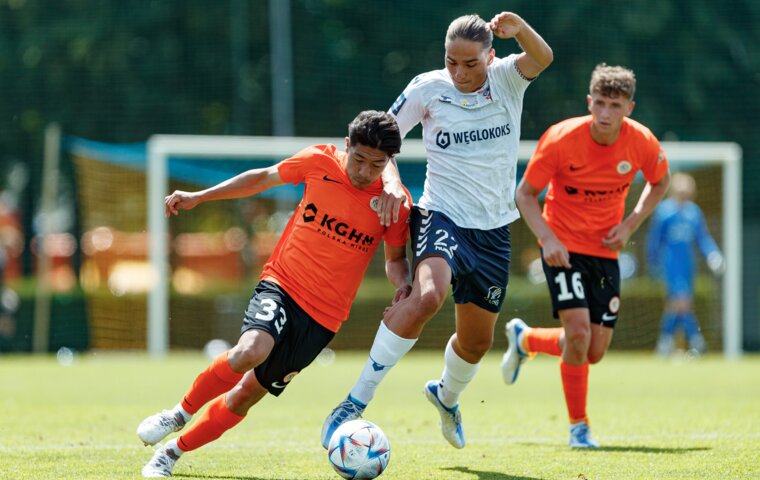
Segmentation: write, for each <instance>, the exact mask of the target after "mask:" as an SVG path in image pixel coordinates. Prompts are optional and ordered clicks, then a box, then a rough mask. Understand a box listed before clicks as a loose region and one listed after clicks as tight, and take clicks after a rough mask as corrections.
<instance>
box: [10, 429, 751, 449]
mask: <svg viewBox="0 0 760 480" xmlns="http://www.w3.org/2000/svg"><path fill="white" fill-rule="evenodd" d="M436 433H437V432H436ZM756 438H760V432H751V433H732V434H720V433H687V434H658V435H605V436H599V437H598V439H599V440H601V441H602V444H604V443H607V442H658V441H660V440H663V439H670V440H674V439H675V440H749V439H756ZM565 440H566V439H565V438H564V437H562V438H558V437H505V438H473V439H468V444H470V445H472V444H478V443H484V444H494V443H495V444H500V443H542V444H547V445H551V444H557V445H564V444H565ZM393 443H394V445H436V444H440V443H441V439H440V438H437V437H436V438H426V439H408V440H399V441H395V442H393ZM273 444H276V445H277V446H278V447H279V446H286V447H301V448H309V447H311V446H314V445H318V442H313V441H311V440H309V441H294V440H283V439H278V438H276V437H271V438H268V439H264V440H261V441H255V442H242V443H232V444H226V445H223V444H221V445H220V444H211V445H207V446H205V447H204V448H219V449H237V448H252V447H271V446H272V445H273ZM135 448H150V449H153V448H154V447H143V446H142V445H140V443H139V441H136V442H135V443H131V444H129V445H126V444H125V445H89V444H81V443H76V444H57V445H12V446H9V445H0V452H8V453H15V452H44V451H67V450H72V451H73V450H82V449H86V450H105V451H111V450H131V449H135Z"/></svg>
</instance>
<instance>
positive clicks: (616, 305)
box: [607, 296, 620, 313]
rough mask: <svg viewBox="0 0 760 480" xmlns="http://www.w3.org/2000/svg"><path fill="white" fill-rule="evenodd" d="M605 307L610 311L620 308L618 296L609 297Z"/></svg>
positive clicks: (616, 310)
mask: <svg viewBox="0 0 760 480" xmlns="http://www.w3.org/2000/svg"><path fill="white" fill-rule="evenodd" d="M607 308H608V309H609V311H610V313H617V312H618V310H620V297H617V296H615V297H612V298H611V299H610V303H609V305H607Z"/></svg>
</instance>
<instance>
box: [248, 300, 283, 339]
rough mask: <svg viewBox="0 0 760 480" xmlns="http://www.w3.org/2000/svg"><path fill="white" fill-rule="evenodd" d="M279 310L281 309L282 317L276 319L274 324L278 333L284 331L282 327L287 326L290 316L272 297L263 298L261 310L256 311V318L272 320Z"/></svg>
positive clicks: (266, 320)
mask: <svg viewBox="0 0 760 480" xmlns="http://www.w3.org/2000/svg"><path fill="white" fill-rule="evenodd" d="M278 310H279V311H280V313H281V314H282V315H281V316H280V318H278V319H276V320H275V321H274V326H275V328H276V329H277V333H282V329H283V327H284V326H285V322H287V321H288V318H287V316H286V315H285V309H283V308H280V306H279V305H278V304H277V302H275V301H274V300H272V299H271V298H262V299H261V311H260V312H256V315H255V317H256V320H262V321H264V322H270V321H272V320H273V319H274V317H275V315H276V313H277V311H278Z"/></svg>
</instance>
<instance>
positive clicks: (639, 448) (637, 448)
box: [519, 442, 712, 454]
mask: <svg viewBox="0 0 760 480" xmlns="http://www.w3.org/2000/svg"><path fill="white" fill-rule="evenodd" d="M519 444H520V445H524V446H527V447H530V446H534V447H545V446H546V444H545V443H532V442H519ZM574 450H576V451H585V452H633V453H674V454H683V453H689V452H703V451H705V450H712V448H711V447H683V448H679V447H647V446H645V445H621V446H616V445H603V446H601V447H599V448H588V449H582V448H579V449H574Z"/></svg>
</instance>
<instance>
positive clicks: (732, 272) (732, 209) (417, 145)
mask: <svg viewBox="0 0 760 480" xmlns="http://www.w3.org/2000/svg"><path fill="white" fill-rule="evenodd" d="M323 143H333V144H335V145H337V146H338V147H341V146H343V145H344V144H345V139H344V138H324V137H320V138H314V137H263V136H249V137H245V136H210V135H206V136H204V135H154V136H152V137H151V138H150V139H149V141H148V166H147V175H146V177H147V189H148V233H149V237H150V240H149V242H150V243H149V261H150V263H151V265H152V267H153V269H154V272H155V277H154V278H155V279H157V282H156V284H155V287H154V288H152V289H151V290H150V292H149V294H148V313H147V314H148V326H147V329H148V331H147V339H148V340H147V346H148V351H149V353H150V354H152V355H153V356H158V357H160V356H163V355H165V354H166V353H167V352H168V349H169V283H168V282H169V278H170V275H169V265H168V253H169V252H168V245H169V244H168V220H167V218H166V216H165V214H164V203H163V200H164V197H165V196H166V195H167V194H168V193H169V192H168V185H169V172H168V164H169V158H171V157H183V158H199V159H200V158H203V159H213V158H225V159H235V158H237V159H257V158H258V159H261V158H269V159H275V160H276V161H279V160H282V159H285V158H287V157H289V156H291V155H292V154H294V153H295V152H297V151H299V150H301V149H303V148H305V147H307V146H309V145H315V144H323ZM535 147H536V142H535V141H521V142H520V149H519V152H518V156H519V160H520V162H523V163H524V162H527V160H528V159H529V158H530V156H531V155H532V153H533V151H534V150H535ZM662 147H663V149H664V150H665V153H666V155H667V157H668V160H669V161H670V162H671V163H672V164H674V165H675V164H678V163H679V162H684V163H690V164H720V165H722V167H723V175H722V179H723V180H722V181H723V183H722V185H721V189H722V205H723V215H722V217H723V222H724V223H723V228H722V233H723V237H722V239H721V240H722V247H723V251H724V254H725V258H726V274H725V275H724V276H723V278H722V289H723V294H724V297H723V302H722V308H723V310H722V317H723V319H722V320H723V321H722V326H723V332H722V333H723V335H722V336H723V353H724V355H725V356H726V357H727V358H730V359H733V358H737V357H739V356H740V355H741V353H742V280H741V279H742V262H741V259H742V221H741V219H742V204H741V195H742V193H741V192H742V171H741V160H742V151H741V148H740V147H739V145H737V144H735V143H730V142H720V143H717V142H716V143H714V142H662ZM397 158H398V161H399V162H423V161H425V149H424V146H423V144H422V141H421V140H416V139H408V140H404V145H403V152H402V153H401V154H399V155H398V156H397Z"/></svg>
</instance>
